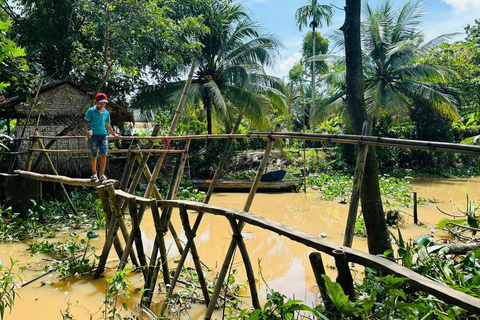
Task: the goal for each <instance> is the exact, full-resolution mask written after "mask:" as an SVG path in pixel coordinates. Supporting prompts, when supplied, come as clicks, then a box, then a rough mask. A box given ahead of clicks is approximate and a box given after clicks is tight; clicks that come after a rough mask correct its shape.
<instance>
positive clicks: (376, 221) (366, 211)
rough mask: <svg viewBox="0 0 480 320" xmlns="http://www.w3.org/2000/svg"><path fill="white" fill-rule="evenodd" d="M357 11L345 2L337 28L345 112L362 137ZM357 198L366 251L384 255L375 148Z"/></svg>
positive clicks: (357, 2)
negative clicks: (341, 51)
mask: <svg viewBox="0 0 480 320" xmlns="http://www.w3.org/2000/svg"><path fill="white" fill-rule="evenodd" d="M360 9H361V0H345V23H344V25H343V26H342V27H341V28H340V29H341V30H342V31H343V35H344V37H345V64H346V102H347V110H348V114H349V117H350V121H351V124H352V129H353V132H354V134H361V132H362V126H363V122H364V121H365V120H367V112H366V109H365V100H364V92H363V67H362V51H361V49H362V46H361V40H360ZM360 197H361V201H362V212H363V217H364V219H365V226H366V229H367V239H368V250H369V252H370V253H371V254H383V253H384V252H385V251H386V250H389V249H391V248H392V246H391V243H390V239H389V234H388V229H387V224H386V222H385V216H384V213H383V207H382V199H381V196H380V185H379V181H378V164H377V156H376V152H375V148H374V147H370V148H369V151H368V154H367V162H366V164H365V173H364V177H363V181H362V188H361V194H360Z"/></svg>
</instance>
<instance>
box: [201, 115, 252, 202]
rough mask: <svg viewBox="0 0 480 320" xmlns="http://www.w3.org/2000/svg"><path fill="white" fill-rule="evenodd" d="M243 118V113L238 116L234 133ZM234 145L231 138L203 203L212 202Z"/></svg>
mask: <svg viewBox="0 0 480 320" xmlns="http://www.w3.org/2000/svg"><path fill="white" fill-rule="evenodd" d="M242 118H243V117H242V115H239V116H238V117H237V120H236V121H235V125H234V127H233V130H232V134H236V133H237V131H238V128H239V127H240V123H241V122H242ZM232 146H233V139H229V140H228V142H227V145H226V147H225V152H224V153H223V156H222V159H221V160H220V162H219V163H218V166H217V170H215V174H214V175H213V179H212V183H211V184H210V186H209V187H208V191H207V193H206V194H205V199H204V200H203V203H208V202H210V197H211V196H212V193H213V190H214V189H215V184H216V183H217V181H218V179H220V175H221V174H222V171H223V167H225V164H226V163H227V160H228V157H229V154H230V151H231V150H232Z"/></svg>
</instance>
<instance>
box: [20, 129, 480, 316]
mask: <svg viewBox="0 0 480 320" xmlns="http://www.w3.org/2000/svg"><path fill="white" fill-rule="evenodd" d="M276 130H278V127H277V129H276ZM36 138H37V139H40V138H49V137H40V136H36ZM55 138H56V139H58V138H59V137H55ZM68 138H77V137H68ZM78 138H82V139H83V137H78ZM131 138H132V137H123V138H121V139H131ZM217 138H222V139H226V141H227V142H226V144H227V146H226V152H225V155H226V154H228V150H229V149H230V148H231V146H232V142H233V138H266V139H268V140H269V143H268V145H267V148H266V150H265V155H264V157H263V158H262V163H261V165H260V168H259V170H258V173H257V175H256V178H255V181H254V184H253V186H252V189H251V191H250V194H249V196H248V199H247V201H246V203H245V206H244V210H236V209H230V208H221V207H217V206H211V205H208V201H209V199H210V196H211V194H212V192H213V189H214V186H215V182H216V181H217V179H218V177H219V176H220V173H221V171H222V169H223V165H224V164H225V163H224V160H225V159H226V157H224V159H222V161H221V162H220V163H219V166H218V168H217V171H216V173H215V177H214V179H213V181H212V184H211V187H210V189H209V191H208V192H207V195H206V199H205V201H204V203H203V204H201V203H195V202H189V201H175V200H170V199H175V195H176V192H177V191H178V185H179V183H180V179H181V175H182V172H183V165H184V163H185V157H186V152H180V153H179V157H178V158H177V164H176V171H175V172H174V175H173V176H172V180H171V183H170V189H169V193H168V195H167V199H166V200H163V199H161V197H160V196H159V194H158V191H157V192H155V185H154V183H155V181H156V178H157V176H158V171H159V168H158V170H157V165H158V164H159V163H160V166H159V167H161V163H162V162H163V158H161V160H160V159H159V161H157V165H156V166H155V169H154V171H153V172H150V171H149V169H148V167H146V166H145V164H146V161H147V159H148V153H149V151H150V150H154V149H152V147H153V143H154V142H155V141H157V140H160V139H162V140H186V144H185V150H188V144H189V142H190V140H192V139H217ZM285 138H288V139H301V140H312V141H321V140H324V141H331V142H340V143H351V144H357V145H359V146H362V145H363V146H392V147H401V148H409V149H421V150H435V151H445V152H457V153H464V154H470V155H480V147H478V146H466V145H458V144H449V143H440V142H425V141H416V140H400V139H387V138H381V137H371V136H368V135H364V136H354V135H327V134H298V133H278V132H271V133H249V134H244V135H238V134H230V135H203V136H183V137H177V136H167V137H155V136H152V137H135V139H139V140H142V139H143V140H148V141H149V144H150V145H149V146H147V149H146V150H145V151H144V153H142V155H141V156H138V157H137V154H136V153H133V152H131V153H130V158H131V159H138V161H139V163H140V164H139V166H138V168H137V172H136V174H135V177H134V179H133V182H132V184H131V185H130V187H129V188H128V191H124V190H126V183H125V182H124V178H122V182H120V189H115V187H114V182H109V183H105V184H101V185H98V186H97V191H98V194H99V196H100V199H101V201H102V206H103V209H104V211H105V215H106V219H107V226H108V227H107V238H106V241H105V245H104V247H103V250H102V254H101V257H100V262H99V265H98V268H97V270H96V273H95V277H99V276H100V275H101V273H102V272H103V271H104V268H105V263H106V260H107V256H108V253H109V252H110V250H111V248H112V246H113V247H114V249H115V251H116V253H117V255H118V257H119V259H120V262H119V265H118V268H120V269H121V268H124V267H125V265H126V263H127V261H128V258H129V257H130V260H131V262H132V263H133V264H134V265H137V266H138V267H140V269H141V270H142V272H143V275H144V279H145V283H144V288H145V291H144V297H143V298H144V299H142V303H143V304H145V305H147V306H148V305H149V304H150V302H151V300H152V297H153V293H154V288H155V287H156V286H155V284H156V283H157V276H158V274H159V271H160V269H161V270H162V275H163V282H164V283H165V284H169V285H170V287H169V291H168V292H167V296H169V295H171V294H172V293H173V290H174V289H175V285H176V282H177V280H178V276H179V274H180V271H181V269H182V267H183V264H184V262H185V259H186V258H187V255H188V254H191V255H192V258H193V262H194V263H195V268H196V269H197V273H198V275H199V282H200V286H201V288H202V293H203V296H204V299H205V301H206V303H207V305H208V308H207V311H206V314H205V319H210V318H211V315H212V312H213V309H214V308H215V305H216V302H217V299H218V297H219V295H220V291H221V289H222V286H223V280H224V279H225V276H226V272H227V270H228V266H229V264H230V261H231V259H232V256H233V253H234V250H235V248H236V247H237V246H238V248H239V251H240V253H241V255H242V258H243V261H244V264H245V268H246V271H247V277H248V279H249V284H250V292H251V298H252V304H253V306H254V307H255V308H259V307H260V304H259V301H258V294H257V291H256V288H255V281H254V276H253V270H252V266H251V262H250V259H249V256H248V250H247V248H246V246H245V243H244V242H243V239H242V234H241V230H242V229H243V227H244V226H245V225H246V224H250V225H254V226H257V227H260V228H263V229H266V230H270V231H272V232H275V233H277V234H280V235H282V236H285V237H288V238H289V239H291V240H294V241H296V242H299V243H302V244H304V245H306V246H308V247H310V248H313V249H315V250H318V251H321V252H324V253H326V254H329V255H332V256H334V258H335V261H336V264H337V268H338V271H339V277H338V279H337V281H338V282H340V283H341V284H342V287H343V288H344V290H345V291H346V292H350V293H352V294H353V292H352V289H353V283H352V280H351V276H350V272H349V268H348V262H354V263H358V264H361V265H363V266H366V267H371V268H374V269H377V270H380V271H383V272H384V273H386V274H395V275H397V276H401V277H407V278H409V280H408V281H409V282H410V283H411V284H412V285H413V286H415V287H417V288H418V289H420V290H422V291H424V292H427V293H430V294H432V295H435V296H437V297H439V298H441V299H442V300H444V301H445V302H447V303H452V304H455V305H458V306H460V307H462V308H465V309H467V310H469V311H471V312H474V313H477V314H480V300H479V299H476V298H474V297H472V296H469V295H467V294H464V293H461V292H459V291H456V290H454V289H451V288H449V287H447V286H445V285H443V284H439V283H437V282H434V281H432V280H429V279H427V278H425V277H422V276H421V275H419V274H417V273H415V272H413V271H411V270H409V269H407V268H405V267H403V266H401V265H398V264H396V263H394V262H392V261H389V260H387V259H385V258H382V257H376V256H373V255H369V254H367V253H364V252H360V251H358V250H354V249H351V248H349V246H348V245H346V246H339V245H336V244H332V243H329V242H327V241H325V240H323V239H320V238H318V237H316V236H313V235H310V234H307V233H305V232H302V231H300V230H297V229H295V228H291V227H289V226H285V225H282V224H280V223H277V222H274V221H271V220H269V219H266V218H263V217H259V216H256V215H255V214H252V213H248V211H249V209H250V206H251V203H252V201H253V198H254V195H255V192H256V187H257V186H258V182H259V179H260V177H261V175H262V173H263V170H264V168H265V165H266V161H267V159H268V156H269V153H270V151H271V148H272V146H273V141H274V140H275V139H285ZM39 141H40V140H39ZM40 147H41V149H38V150H35V147H32V150H31V151H32V153H33V152H42V153H45V154H46V155H47V154H48V152H49V151H48V150H46V149H44V148H43V147H42V146H40ZM167 151H170V152H172V150H162V151H161V152H162V153H161V154H162V155H163V156H164V155H165V154H166V153H167ZM138 152H140V151H138ZM158 152H160V151H158ZM177 153H178V152H177ZM131 168H133V165H131ZM131 168H130V163H129V164H127V166H126V168H125V172H124V177H125V176H126V175H127V176H128V171H129V170H130V173H131V170H132V169H131ZM357 169H358V162H357ZM18 173H19V174H21V175H23V176H25V177H31V178H33V179H40V178H41V177H39V176H36V175H38V174H35V173H33V172H25V171H23V172H18ZM142 174H144V175H145V176H146V177H147V179H148V180H149V184H148V187H147V191H146V192H145V195H144V197H138V196H134V195H133V191H134V190H135V187H136V184H137V183H138V180H139V178H140V176H141V175H142ZM45 176H46V175H43V179H47V178H48V179H50V177H45ZM56 178H57V179H60V178H59V177H58V176H57V177H56ZM67 178H68V177H67ZM60 180H61V181H62V182H63V183H68V180H67V179H60ZM72 180H77V179H72ZM83 180H85V179H83ZM49 181H50V180H49ZM127 181H128V179H127ZM152 192H153V193H154V195H155V198H156V199H150V195H151V193H152ZM127 208H128V214H129V215H130V217H131V221H132V227H131V230H130V233H129V231H128V230H127V228H126V225H125V222H124V213H125V212H126V211H127ZM147 208H149V209H150V210H149V211H150V212H151V214H152V218H153V221H154V224H155V230H156V238H155V243H154V248H153V250H152V253H151V254H150V255H149V256H150V260H148V259H147V254H146V253H145V249H144V246H143V243H142V238H141V222H142V218H143V216H144V214H145V213H146V212H147V210H146V209H147ZM173 208H177V209H178V211H179V214H180V217H181V221H182V226H183V230H184V232H185V234H186V236H187V239H188V241H187V243H186V244H185V246H184V247H182V246H181V244H179V242H177V243H176V244H177V247H178V248H179V251H180V252H181V254H182V257H181V260H180V262H179V264H178V266H177V268H176V270H175V274H174V276H173V277H172V278H171V277H170V272H169V267H168V259H167V255H166V248H165V240H164V239H165V235H166V234H167V232H168V231H170V232H172V235H173V234H174V232H175V231H174V228H173V226H172V225H171V222H170V218H171V216H172V214H173V211H172V209H173ZM188 211H196V212H197V214H196V220H195V222H194V224H193V226H192V225H191V224H190V220H189V213H188ZM204 214H214V215H218V216H224V217H225V218H226V219H228V221H229V223H230V226H231V228H232V233H233V238H232V240H231V244H230V247H229V250H228V252H227V253H226V257H225V261H224V263H223V266H222V270H221V272H220V275H219V277H218V281H217V283H216V286H215V289H214V291H213V293H212V294H211V295H210V293H209V291H208V289H207V287H206V284H205V279H203V278H202V276H203V272H201V262H200V259H199V256H198V252H197V250H196V246H195V242H194V241H195V233H196V231H197V230H198V227H199V225H200V223H201V221H202V217H203V215H204ZM122 243H123V244H124V245H122ZM133 246H135V249H134V248H133ZM134 251H136V252H134ZM158 256H160V259H158ZM310 258H311V261H312V268H313V269H314V274H315V275H316V279H317V283H318V285H319V287H320V293H321V294H322V297H323V298H324V299H328V297H327V296H326V295H325V294H324V293H325V290H324V285H323V282H322V278H321V277H317V275H319V274H321V273H322V269H323V266H322V263H321V261H320V263H318V255H314V254H312V255H311V257H310ZM315 259H317V260H315ZM315 261H316V262H315ZM347 261H348V262H347ZM349 278H350V279H349ZM345 279H346V280H345ZM165 301H166V300H165ZM165 308H166V305H165V304H164V305H163V306H162V311H161V312H162V313H163V312H165Z"/></svg>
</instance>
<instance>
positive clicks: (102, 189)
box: [97, 186, 124, 257]
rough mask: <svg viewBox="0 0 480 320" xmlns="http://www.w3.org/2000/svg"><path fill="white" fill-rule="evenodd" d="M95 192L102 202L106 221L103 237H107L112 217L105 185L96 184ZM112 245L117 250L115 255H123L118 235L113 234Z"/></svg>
mask: <svg viewBox="0 0 480 320" xmlns="http://www.w3.org/2000/svg"><path fill="white" fill-rule="evenodd" d="M97 193H98V195H99V197H100V200H101V202H102V208H103V211H104V212H105V221H106V227H107V228H105V233H106V234H105V239H106V238H107V237H108V231H109V230H110V229H108V227H109V226H110V221H111V220H112V219H114V217H113V214H112V210H111V208H110V204H109V203H108V196H107V191H106V187H105V186H98V187H97ZM113 245H114V247H115V251H116V252H117V255H118V256H119V257H121V256H122V255H123V252H124V251H123V248H122V244H121V243H120V240H119V239H118V236H117V235H116V234H115V238H114V240H113Z"/></svg>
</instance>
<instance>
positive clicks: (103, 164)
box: [99, 154, 107, 177]
mask: <svg viewBox="0 0 480 320" xmlns="http://www.w3.org/2000/svg"><path fill="white" fill-rule="evenodd" d="M106 166H107V156H106V155H104V154H102V155H100V174H99V177H101V176H103V175H104V174H105V167H106Z"/></svg>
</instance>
